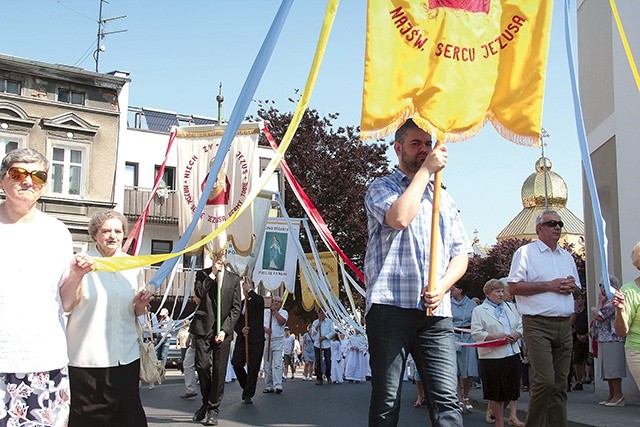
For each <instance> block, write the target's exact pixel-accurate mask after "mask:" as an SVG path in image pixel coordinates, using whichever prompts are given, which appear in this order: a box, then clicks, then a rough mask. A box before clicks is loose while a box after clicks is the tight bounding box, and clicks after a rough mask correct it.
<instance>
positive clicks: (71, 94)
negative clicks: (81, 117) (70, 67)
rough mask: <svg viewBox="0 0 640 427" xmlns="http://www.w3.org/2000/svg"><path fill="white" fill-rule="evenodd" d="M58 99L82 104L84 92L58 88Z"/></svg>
mask: <svg viewBox="0 0 640 427" xmlns="http://www.w3.org/2000/svg"><path fill="white" fill-rule="evenodd" d="M58 101H60V102H66V103H67V104H76V105H84V93H82V92H75V91H72V90H69V89H58Z"/></svg>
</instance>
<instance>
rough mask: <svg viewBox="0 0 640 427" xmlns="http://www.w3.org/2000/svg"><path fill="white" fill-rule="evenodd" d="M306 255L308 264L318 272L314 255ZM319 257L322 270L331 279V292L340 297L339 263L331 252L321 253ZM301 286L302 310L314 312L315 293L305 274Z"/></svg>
mask: <svg viewBox="0 0 640 427" xmlns="http://www.w3.org/2000/svg"><path fill="white" fill-rule="evenodd" d="M305 255H306V256H307V262H308V263H309V264H311V266H312V267H313V269H314V270H315V271H317V269H316V261H315V259H314V257H313V254H305ZM318 255H319V256H320V262H321V263H322V269H323V270H324V273H325V274H326V275H327V279H329V283H330V284H331V290H332V291H333V293H334V294H335V295H336V296H340V294H339V290H338V289H339V287H338V286H339V283H338V261H337V260H336V258H335V256H334V255H333V253H331V252H319V253H318ZM301 269H302V268H301ZM300 286H301V290H302V308H304V309H305V311H311V310H313V307H314V305H315V304H314V303H315V298H314V297H313V293H312V292H311V290H310V289H309V283H308V282H307V279H306V278H305V276H304V274H301V275H300Z"/></svg>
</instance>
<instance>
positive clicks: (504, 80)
mask: <svg viewBox="0 0 640 427" xmlns="http://www.w3.org/2000/svg"><path fill="white" fill-rule="evenodd" d="M552 9H553V0H421V1H420V0H369V4H368V12H367V14H368V16H367V46H366V53H365V74H364V90H363V102H362V119H361V124H360V127H361V136H360V137H361V139H363V140H364V139H377V138H382V137H384V136H386V135H389V134H391V133H393V132H394V131H395V130H396V129H397V128H398V127H400V126H401V125H402V124H403V123H404V121H405V120H406V119H407V118H409V117H413V119H414V121H415V122H416V124H418V126H420V127H421V128H422V129H424V130H426V131H427V132H430V133H431V134H432V135H434V136H435V137H436V138H437V139H438V140H439V141H443V142H455V141H462V140H465V139H468V138H470V137H472V136H473V135H475V134H476V133H477V132H479V131H480V129H481V128H482V127H483V126H484V124H485V122H486V121H487V120H489V121H491V122H492V124H493V125H494V127H495V128H496V130H497V131H498V132H499V133H500V134H501V135H502V136H503V137H504V138H506V139H508V140H510V141H512V142H516V143H519V144H523V145H539V143H540V130H541V121H542V100H543V95H544V84H545V74H546V64H547V55H548V50H549V38H550V32H551V31H550V27H551V12H552Z"/></svg>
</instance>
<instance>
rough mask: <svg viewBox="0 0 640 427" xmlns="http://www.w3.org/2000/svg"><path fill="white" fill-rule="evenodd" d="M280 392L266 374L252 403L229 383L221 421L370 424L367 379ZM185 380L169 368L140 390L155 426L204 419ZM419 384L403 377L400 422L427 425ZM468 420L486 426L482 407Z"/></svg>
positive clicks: (302, 384) (290, 386)
mask: <svg viewBox="0 0 640 427" xmlns="http://www.w3.org/2000/svg"><path fill="white" fill-rule="evenodd" d="M283 385H284V393H283V394H281V395H275V394H263V393H262V392H261V391H262V389H263V382H262V380H258V393H257V394H256V396H255V398H254V404H253V405H246V404H243V403H241V401H240V386H238V384H237V383H235V382H233V383H228V384H227V385H226V387H225V395H224V400H223V402H222V408H221V412H220V425H221V426H230V427H239V426H354V427H358V426H363V427H364V426H366V425H367V411H368V407H369V394H370V391H371V386H370V384H369V383H360V384H349V383H345V384H340V385H335V384H334V385H330V386H329V385H326V384H325V385H323V386H316V385H315V384H314V382H308V381H302V380H301V379H299V378H297V379H296V380H295V381H293V382H291V381H287V382H285V383H284V384H283ZM184 391H185V390H184V383H183V381H182V376H181V375H180V372H179V371H176V370H170V371H169V376H168V378H167V380H166V381H165V382H164V383H163V384H162V385H160V386H156V387H155V388H154V389H153V390H149V389H147V388H146V387H144V388H142V389H141V390H140V395H141V397H142V403H143V404H144V407H145V411H146V413H147V419H148V420H149V426H152V427H172V426H183V427H184V426H185V425H200V424H199V423H193V422H192V421H191V416H192V415H193V413H194V412H195V411H196V409H198V406H199V405H200V398H199V397H198V398H193V399H189V400H186V401H185V400H182V399H180V398H178V396H179V395H180V394H182V393H184ZM415 397H416V393H415V386H414V385H413V384H411V382H405V383H404V388H403V393H402V410H401V414H400V423H399V425H401V426H423V425H428V415H427V411H426V409H424V408H422V409H414V408H413V406H412V405H413V402H414V400H415ZM464 418H465V426H487V424H486V423H485V422H484V413H483V412H481V411H473V412H472V413H469V414H465V416H464Z"/></svg>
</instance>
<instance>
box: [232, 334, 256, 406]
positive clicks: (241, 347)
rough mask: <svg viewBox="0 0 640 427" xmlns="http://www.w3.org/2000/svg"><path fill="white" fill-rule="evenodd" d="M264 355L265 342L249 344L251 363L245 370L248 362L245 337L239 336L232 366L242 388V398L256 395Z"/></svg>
mask: <svg viewBox="0 0 640 427" xmlns="http://www.w3.org/2000/svg"><path fill="white" fill-rule="evenodd" d="M263 353H264V341H260V342H253V343H252V342H250V343H249V363H248V364H247V369H246V370H245V367H244V365H245V364H246V363H247V361H246V358H247V356H246V352H245V342H244V336H243V335H238V338H237V339H236V345H235V347H234V349H233V356H232V357H231V366H233V371H234V372H235V373H236V378H237V379H238V383H239V384H240V387H242V390H243V392H242V398H243V399H245V398H247V397H253V396H254V395H255V394H256V383H257V382H258V374H259V373H260V363H261V362H262V354H263Z"/></svg>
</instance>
